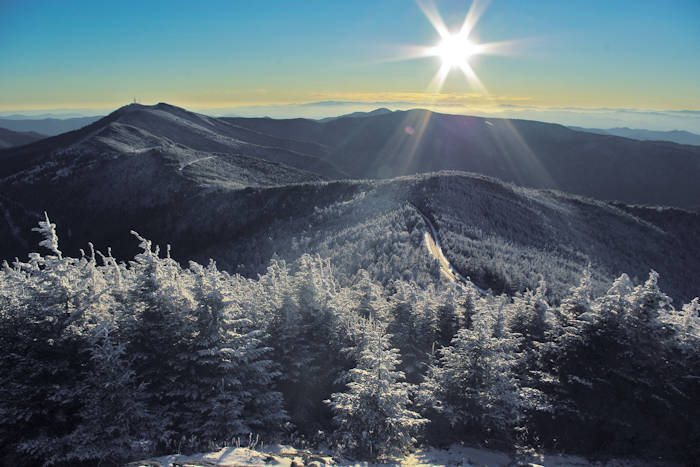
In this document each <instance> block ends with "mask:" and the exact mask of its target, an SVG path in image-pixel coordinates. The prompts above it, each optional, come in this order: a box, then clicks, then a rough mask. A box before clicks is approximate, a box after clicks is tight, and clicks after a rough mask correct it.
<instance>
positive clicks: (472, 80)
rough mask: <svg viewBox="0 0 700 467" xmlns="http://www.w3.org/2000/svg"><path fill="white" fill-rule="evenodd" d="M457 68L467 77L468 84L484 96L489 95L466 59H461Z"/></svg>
mask: <svg viewBox="0 0 700 467" xmlns="http://www.w3.org/2000/svg"><path fill="white" fill-rule="evenodd" d="M459 69H460V70H462V73H464V76H465V77H466V78H467V81H469V84H470V85H471V86H472V87H473V88H476V90H477V91H479V92H480V93H481V94H483V95H484V96H485V97H489V92H488V90H487V89H486V87H485V86H484V83H482V82H481V80H480V79H479V77H478V76H477V74H476V72H475V71H474V69H473V68H472V67H471V65H469V63H468V62H467V61H463V62H462V63H460V64H459Z"/></svg>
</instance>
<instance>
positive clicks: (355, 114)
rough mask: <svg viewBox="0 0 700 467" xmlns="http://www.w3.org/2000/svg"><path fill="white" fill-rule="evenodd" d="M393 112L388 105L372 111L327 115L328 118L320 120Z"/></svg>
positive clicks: (328, 120)
mask: <svg viewBox="0 0 700 467" xmlns="http://www.w3.org/2000/svg"><path fill="white" fill-rule="evenodd" d="M390 113H393V112H392V111H391V110H389V109H387V108H386V107H380V108H378V109H374V110H372V111H370V112H353V113H349V114H345V115H339V116H338V117H327V118H322V119H320V120H319V121H320V122H330V121H333V120H338V119H340V118H363V117H373V116H376V115H384V114H390Z"/></svg>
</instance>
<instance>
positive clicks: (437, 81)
mask: <svg viewBox="0 0 700 467" xmlns="http://www.w3.org/2000/svg"><path fill="white" fill-rule="evenodd" d="M451 68H452V66H451V65H450V64H448V63H443V64H442V65H440V68H439V69H438V71H437V72H436V73H435V76H433V79H432V80H431V81H430V84H428V91H429V92H432V93H433V94H440V91H441V90H442V85H443V84H445V80H446V79H447V75H448V74H449V73H450V69H451Z"/></svg>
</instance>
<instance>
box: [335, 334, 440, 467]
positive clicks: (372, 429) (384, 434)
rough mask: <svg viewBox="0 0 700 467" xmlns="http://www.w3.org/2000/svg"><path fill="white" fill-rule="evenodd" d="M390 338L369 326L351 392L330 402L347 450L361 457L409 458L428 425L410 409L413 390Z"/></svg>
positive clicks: (349, 386)
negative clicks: (419, 433) (400, 368)
mask: <svg viewBox="0 0 700 467" xmlns="http://www.w3.org/2000/svg"><path fill="white" fill-rule="evenodd" d="M390 337H391V336H389V335H388V334H386V333H385V329H384V326H383V325H382V324H381V323H377V322H375V321H372V320H369V322H368V323H367V326H366V329H365V335H364V343H363V345H362V350H361V351H360V354H359V357H358V361H357V366H356V368H354V369H352V370H350V371H349V373H348V374H347V377H346V378H347V381H348V383H347V391H346V392H342V393H335V394H333V395H332V396H331V399H330V400H329V401H327V403H328V404H329V405H330V406H331V408H332V409H333V412H334V414H335V416H334V420H335V422H336V425H337V429H336V435H337V436H338V438H339V440H340V442H341V444H342V446H343V447H345V448H346V449H347V450H349V451H351V452H353V453H355V454H357V455H360V456H362V457H371V458H376V457H379V456H387V455H389V456H390V455H399V454H401V453H403V452H405V451H406V450H407V449H408V448H410V447H411V446H412V445H413V443H414V442H415V439H414V438H413V436H414V435H415V433H416V432H417V430H418V429H419V428H420V426H421V425H423V424H424V423H425V422H426V420H424V419H422V418H421V417H420V415H419V414H418V413H416V412H414V411H412V410H410V409H409V406H410V405H411V399H410V389H411V387H410V385H409V384H408V383H405V382H403V381H402V380H403V379H404V375H403V373H402V372H401V371H398V370H397V369H396V367H397V365H399V363H400V360H399V355H398V350H396V349H392V348H391V345H390Z"/></svg>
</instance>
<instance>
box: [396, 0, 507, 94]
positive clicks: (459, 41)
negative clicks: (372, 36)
mask: <svg viewBox="0 0 700 467" xmlns="http://www.w3.org/2000/svg"><path fill="white" fill-rule="evenodd" d="M486 4H487V2H484V1H478V0H474V1H473V2H472V4H471V6H470V8H469V11H468V12H467V15H466V17H465V18H464V21H463V23H462V24H461V26H460V28H459V30H458V31H457V32H451V31H450V29H449V28H448V27H447V25H446V24H445V21H444V20H443V19H442V16H441V15H440V13H439V12H438V10H437V8H436V7H435V4H434V3H433V2H432V1H431V0H418V5H419V6H420V8H421V10H422V11H423V13H424V14H425V17H426V18H427V19H428V21H430V23H431V24H432V25H433V27H434V28H435V31H436V32H437V34H438V36H439V42H438V43H437V44H436V45H434V46H432V47H412V48H411V49H410V50H411V51H412V52H411V54H410V56H405V57H401V58H399V59H404V58H405V59H408V58H421V57H439V58H440V60H441V65H440V67H439V68H438V70H437V72H436V73H435V76H434V77H433V79H432V80H431V82H430V84H429V85H428V89H429V90H431V91H432V92H434V93H435V94H439V93H440V91H441V90H442V87H443V85H444V83H445V80H446V79H447V76H448V75H449V74H450V71H452V70H460V71H461V72H462V73H463V74H464V76H465V77H466V79H467V81H468V83H469V85H470V87H471V88H472V89H474V90H475V91H478V92H480V93H482V94H484V95H486V96H488V92H487V90H486V88H485V87H484V85H483V83H482V82H481V80H480V79H479V77H478V75H477V74H476V72H475V71H474V68H473V67H472V65H471V64H470V59H472V58H473V57H474V56H476V55H483V54H495V53H501V52H503V51H504V49H505V48H508V47H509V46H510V45H511V44H512V43H510V42H499V43H479V42H477V41H476V40H475V39H474V38H473V37H472V36H473V34H472V32H473V31H474V28H475V27H476V25H477V22H478V21H479V18H480V17H481V15H482V13H483V12H484V10H485V8H486Z"/></svg>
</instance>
